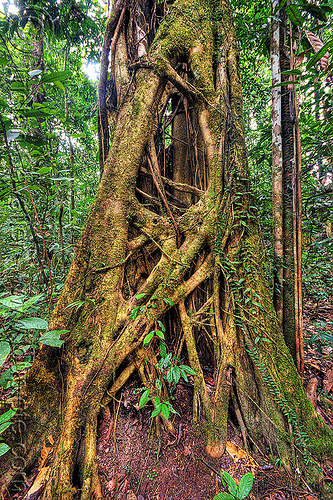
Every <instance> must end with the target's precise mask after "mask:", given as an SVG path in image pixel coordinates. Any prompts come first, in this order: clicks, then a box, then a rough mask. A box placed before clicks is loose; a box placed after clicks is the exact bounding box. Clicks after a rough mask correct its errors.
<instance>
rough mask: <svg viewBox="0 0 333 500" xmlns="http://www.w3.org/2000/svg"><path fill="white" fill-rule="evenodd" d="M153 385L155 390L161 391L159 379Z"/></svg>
mask: <svg viewBox="0 0 333 500" xmlns="http://www.w3.org/2000/svg"><path fill="white" fill-rule="evenodd" d="M155 385H156V389H158V390H159V391H160V390H161V389H162V382H161V381H160V379H159V378H157V379H156V382H155Z"/></svg>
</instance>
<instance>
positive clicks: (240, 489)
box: [213, 471, 253, 500]
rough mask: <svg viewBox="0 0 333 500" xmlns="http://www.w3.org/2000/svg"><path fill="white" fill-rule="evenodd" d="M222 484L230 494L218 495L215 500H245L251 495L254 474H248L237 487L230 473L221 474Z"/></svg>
mask: <svg viewBox="0 0 333 500" xmlns="http://www.w3.org/2000/svg"><path fill="white" fill-rule="evenodd" d="M221 482H222V484H223V486H225V487H227V488H228V490H229V493H224V492H221V493H218V494H217V495H215V497H214V499H213V500H243V499H244V498H246V497H247V495H248V494H249V493H250V491H251V489H252V485H253V474H252V472H248V473H247V474H245V475H244V476H243V477H242V478H241V480H240V481H239V484H238V486H237V484H236V481H235V480H234V478H233V477H232V476H230V474H228V472H226V471H222V472H221Z"/></svg>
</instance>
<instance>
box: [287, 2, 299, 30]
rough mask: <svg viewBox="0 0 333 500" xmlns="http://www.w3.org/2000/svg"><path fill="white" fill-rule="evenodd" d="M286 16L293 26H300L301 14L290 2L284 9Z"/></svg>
mask: <svg viewBox="0 0 333 500" xmlns="http://www.w3.org/2000/svg"><path fill="white" fill-rule="evenodd" d="M286 12H287V16H288V17H289V19H290V20H291V22H292V23H293V24H294V25H295V26H302V24H303V16H302V13H301V11H300V10H299V8H298V7H297V5H294V4H291V5H288V6H287V9H286Z"/></svg>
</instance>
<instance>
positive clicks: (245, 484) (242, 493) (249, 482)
mask: <svg viewBox="0 0 333 500" xmlns="http://www.w3.org/2000/svg"><path fill="white" fill-rule="evenodd" d="M252 486H253V474H252V472H248V473H247V474H245V475H244V476H243V477H242V478H241V480H240V481H239V485H238V488H237V493H236V498H237V500H243V499H244V498H246V497H247V495H248V494H249V493H250V491H251V489H252Z"/></svg>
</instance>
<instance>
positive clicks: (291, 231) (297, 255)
mask: <svg viewBox="0 0 333 500" xmlns="http://www.w3.org/2000/svg"><path fill="white" fill-rule="evenodd" d="M280 19H281V22H280V33H279V36H280V41H279V43H280V48H279V54H280V71H282V72H284V71H289V70H290V69H294V54H293V37H292V28H291V27H290V29H289V42H290V48H289V50H288V49H287V22H288V19H287V15H286V8H285V7H284V8H283V9H282V10H281V12H280ZM287 50H288V52H289V53H288V54H287ZM275 52H276V49H275ZM291 78H292V76H290V75H282V81H283V82H284V83H285V85H284V86H283V87H281V88H282V96H281V112H282V119H281V123H282V127H281V138H282V141H281V142H282V172H281V175H282V240H280V241H282V242H283V249H282V254H283V283H282V298H281V301H282V312H283V314H282V325H283V333H284V338H285V340H286V343H287V346H288V348H289V350H290V352H291V354H292V356H293V358H294V360H295V364H296V366H297V368H298V370H299V372H300V373H302V371H303V368H304V347H303V332H302V325H303V319H302V314H303V308H302V262H301V258H302V228H301V212H302V194H301V149H300V132H299V121H298V106H297V97H296V86H295V84H287V82H288V81H289V80H290V79H291ZM274 151H275V150H274V149H273V152H274ZM273 165H274V162H273ZM274 179H275V176H274V174H273V192H274V189H275V187H276V188H277V189H278V190H279V189H280V188H281V184H280V182H281V177H279V181H280V182H279V184H275V183H274ZM277 196H279V191H278V193H277ZM273 206H274V203H273ZM274 223H275V221H274ZM275 241H277V239H276V237H275ZM279 251H280V253H281V248H279ZM277 304H278V309H277V313H278V316H279V315H280V316H281V304H279V303H277ZM279 307H280V309H279Z"/></svg>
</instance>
